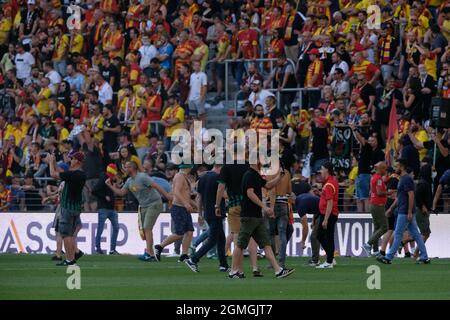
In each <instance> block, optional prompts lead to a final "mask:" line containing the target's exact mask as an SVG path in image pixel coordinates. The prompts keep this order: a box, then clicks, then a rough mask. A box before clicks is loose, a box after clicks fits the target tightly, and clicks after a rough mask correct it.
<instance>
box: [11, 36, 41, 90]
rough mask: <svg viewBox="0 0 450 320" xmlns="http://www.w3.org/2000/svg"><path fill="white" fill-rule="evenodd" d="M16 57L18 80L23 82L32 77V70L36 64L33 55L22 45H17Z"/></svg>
mask: <svg viewBox="0 0 450 320" xmlns="http://www.w3.org/2000/svg"><path fill="white" fill-rule="evenodd" d="M16 51H17V53H16V57H15V58H14V64H15V65H16V70H17V79H20V80H22V81H23V82H24V81H25V80H26V79H27V78H29V77H31V68H32V67H33V65H34V64H35V63H36V61H35V59H34V57H33V55H32V54H31V53H29V52H27V51H25V49H24V48H23V45H22V44H21V43H18V44H16Z"/></svg>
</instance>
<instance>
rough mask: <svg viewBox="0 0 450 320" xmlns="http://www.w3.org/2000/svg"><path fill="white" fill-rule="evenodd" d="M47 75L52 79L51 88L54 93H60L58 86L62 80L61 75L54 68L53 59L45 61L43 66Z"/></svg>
mask: <svg viewBox="0 0 450 320" xmlns="http://www.w3.org/2000/svg"><path fill="white" fill-rule="evenodd" d="M43 69H44V72H45V77H46V78H49V79H50V86H49V88H50V90H52V93H53V94H57V93H58V87H59V84H60V83H61V81H62V78H61V75H60V74H59V73H58V71H56V70H55V69H53V62H52V61H45V62H44V66H43Z"/></svg>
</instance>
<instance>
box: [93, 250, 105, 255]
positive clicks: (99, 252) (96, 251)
mask: <svg viewBox="0 0 450 320" xmlns="http://www.w3.org/2000/svg"><path fill="white" fill-rule="evenodd" d="M95 253H96V254H105V251H103V250H102V249H95Z"/></svg>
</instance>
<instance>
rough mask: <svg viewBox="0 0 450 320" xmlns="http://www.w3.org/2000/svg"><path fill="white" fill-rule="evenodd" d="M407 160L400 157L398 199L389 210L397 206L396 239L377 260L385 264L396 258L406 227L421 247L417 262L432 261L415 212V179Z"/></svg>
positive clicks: (426, 262) (418, 246)
mask: <svg viewBox="0 0 450 320" xmlns="http://www.w3.org/2000/svg"><path fill="white" fill-rule="evenodd" d="M407 165H408V164H407V161H406V160H405V159H398V161H397V166H398V167H397V168H398V170H397V171H398V172H399V174H400V181H399V183H398V191H397V199H396V200H395V201H394V203H393V204H392V205H391V207H390V208H389V209H388V210H387V212H386V213H387V214H388V215H389V214H390V212H391V211H392V210H394V208H395V207H397V221H396V225H395V231H394V241H393V243H392V245H391V247H390V248H389V250H388V252H387V254H386V256H381V255H380V256H378V257H377V260H378V261H380V262H382V263H384V264H391V262H392V259H394V255H395V252H396V251H397V249H398V247H399V245H400V242H401V241H402V238H403V233H404V231H405V229H406V228H408V232H409V234H410V235H411V236H412V238H413V239H414V241H416V243H417V248H419V252H420V259H419V260H417V263H424V264H428V263H430V262H431V261H430V259H428V254H427V249H426V247H425V243H424V242H423V239H422V236H421V235H420V232H419V229H418V227H417V222H416V217H415V214H414V210H415V203H414V191H415V186H414V181H413V179H412V178H411V176H410V175H409V174H408V173H407V171H406V168H407Z"/></svg>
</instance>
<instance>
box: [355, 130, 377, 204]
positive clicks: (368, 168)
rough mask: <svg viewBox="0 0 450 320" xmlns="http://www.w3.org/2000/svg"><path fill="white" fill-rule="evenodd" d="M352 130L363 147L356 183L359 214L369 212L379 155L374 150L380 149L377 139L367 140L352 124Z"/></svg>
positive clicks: (372, 137)
mask: <svg viewBox="0 0 450 320" xmlns="http://www.w3.org/2000/svg"><path fill="white" fill-rule="evenodd" d="M350 128H351V129H352V130H353V134H354V136H355V138H356V140H357V141H358V142H359V144H360V146H361V149H360V151H359V158H358V176H357V177H356V182H355V188H356V204H357V207H358V212H368V211H369V198H370V179H371V172H372V169H373V161H374V159H376V158H378V154H379V153H378V152H377V153H374V150H376V149H377V147H378V143H377V138H376V137H374V136H370V137H369V138H365V137H364V136H363V135H362V134H361V132H360V131H359V129H357V128H356V126H355V125H354V124H351V125H350ZM374 155H376V156H377V157H375V156H374ZM383 160H384V159H383Z"/></svg>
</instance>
